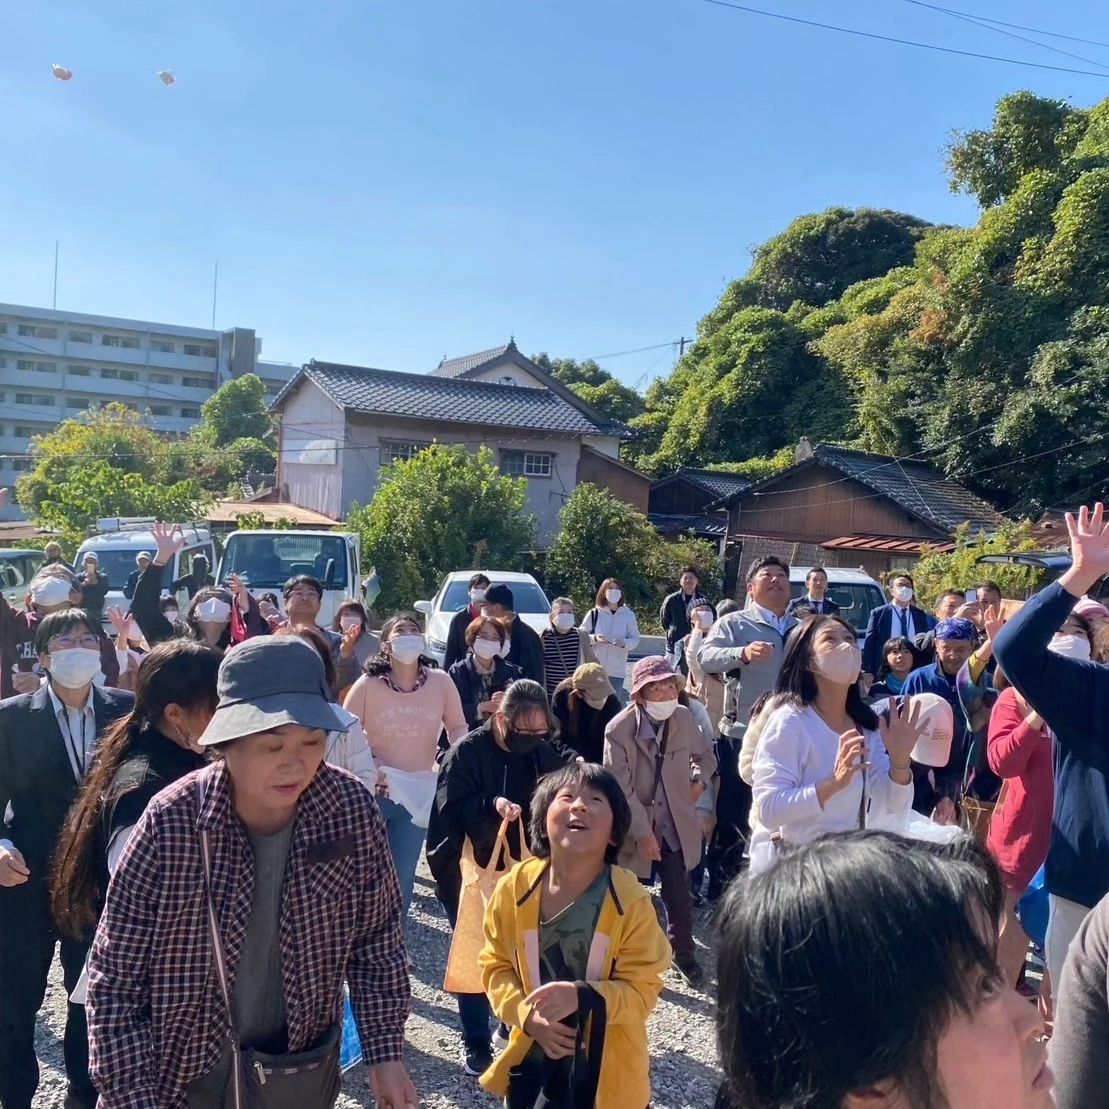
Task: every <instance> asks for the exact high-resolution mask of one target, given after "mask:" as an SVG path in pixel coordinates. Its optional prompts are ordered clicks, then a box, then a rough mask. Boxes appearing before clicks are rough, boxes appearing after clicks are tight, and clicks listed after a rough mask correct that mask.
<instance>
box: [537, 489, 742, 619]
mask: <svg viewBox="0 0 1109 1109" xmlns="http://www.w3.org/2000/svg"><path fill="white" fill-rule="evenodd" d="M690 564H692V565H694V566H697V567H698V569H699V570H700V571H701V578H702V581H703V582H705V584H706V585H710V583H712V582H714V581H719V580H720V560H719V557H718V555H717V551H716V548H715V547H714V546H713V545H712V544H711V543H706V542H704V541H703V540H698V539H695V538H692V537H690V538H686V539H683V540H682V541H680V542H678V543H668V542H667V541H666V540H664V539H663V538H662V536H660V535H659V533H658V531H657V530H656V529H655V528H654V527H653V526H652V525H651V523H650V521H649V520H648V519H647V517H646V516H644V515H643V513H642V512H640V511H638V509H635V508H633V507H632V506H631V505H629V504H626V503H625V502H624V501H621V500H617V499H616V497H614V496H613V495H612V494H611V493H610V492H609V491H608V490H607V489H599V488H598V487H597V486H595V485H591V484H588V483H586V484H583V485H579V486H578V487H577V488H576V489H575V490H574V492H573V493H572V494H571V496H570V498H569V499H568V500H567V502H566V504H565V505H563V507H562V511H561V512H560V513H559V532H558V535H557V536H556V537H555V541H554V543H553V544H552V545H551V549H550V551H549V552H548V555H547V583H548V586H549V588H550V590H551V592H552V594H553V593H565V594H566V595H568V596H570V597H572V598H573V599H574V603H575V605H577V606H578V610H579V611H580V612H585V611H587V610H588V609H589V608H591V607H592V606H593V602H594V600H595V598H596V593H597V588H598V587H599V585H600V583H601V582H602V581H604V579H605V578H608V577H614V578H618V579H619V581H620V583H621V585H623V587H624V594H625V598H626V600H627V603H628V604H629V605H631V607H632V609H633V610H634V611H635V612H636V614H637V616H638V618H639V622H640V624H641V626H642V627H643V628H644V629H645V630H649V629H652V628H654V627H656V626H657V621H658V608H659V605H660V604H661V603H662V599H663V597H664V596H665V595H666V594H667V593H668V592H669V591H670V590H672V589H673V588H674V582H675V581H676V580H677V575H678V571H679V570H680V569H681V567H682V566H684V565H690Z"/></svg>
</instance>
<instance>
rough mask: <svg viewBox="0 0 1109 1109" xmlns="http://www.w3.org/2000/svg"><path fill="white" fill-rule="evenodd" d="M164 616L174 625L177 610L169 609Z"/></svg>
mask: <svg viewBox="0 0 1109 1109" xmlns="http://www.w3.org/2000/svg"><path fill="white" fill-rule="evenodd" d="M162 615H163V616H164V617H165V618H166V619H167V620H168V621H169V622H170V623H171V624H172V623H173V622H174V621H175V620H176V619H177V609H175V608H167V609H165V611H164V612H163V613H162Z"/></svg>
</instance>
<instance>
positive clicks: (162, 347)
mask: <svg viewBox="0 0 1109 1109" xmlns="http://www.w3.org/2000/svg"><path fill="white" fill-rule="evenodd" d="M150 349H151V350H156V351H157V352H158V353H159V354H172V353H173V352H174V349H175V348H174V345H173V344H172V343H169V342H167V341H166V340H165V339H151V340H150Z"/></svg>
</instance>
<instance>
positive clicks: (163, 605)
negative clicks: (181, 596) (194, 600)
mask: <svg viewBox="0 0 1109 1109" xmlns="http://www.w3.org/2000/svg"><path fill="white" fill-rule="evenodd" d="M167 608H175V609H177V611H178V612H180V611H181V606H180V605H179V604H178V603H177V598H176V597H174V596H170V597H163V598H162V599H161V600H160V601H159V602H158V611H159V612H161V613H164V612H165V611H166V609H167Z"/></svg>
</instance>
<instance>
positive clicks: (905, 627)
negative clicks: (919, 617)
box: [897, 608, 909, 639]
mask: <svg viewBox="0 0 1109 1109" xmlns="http://www.w3.org/2000/svg"><path fill="white" fill-rule="evenodd" d="M897 611H898V612H899V613H900V614H901V634H902V636H904V637H905V638H906V639H908V638H909V610H908V609H907V608H900V609H898V610H897Z"/></svg>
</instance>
